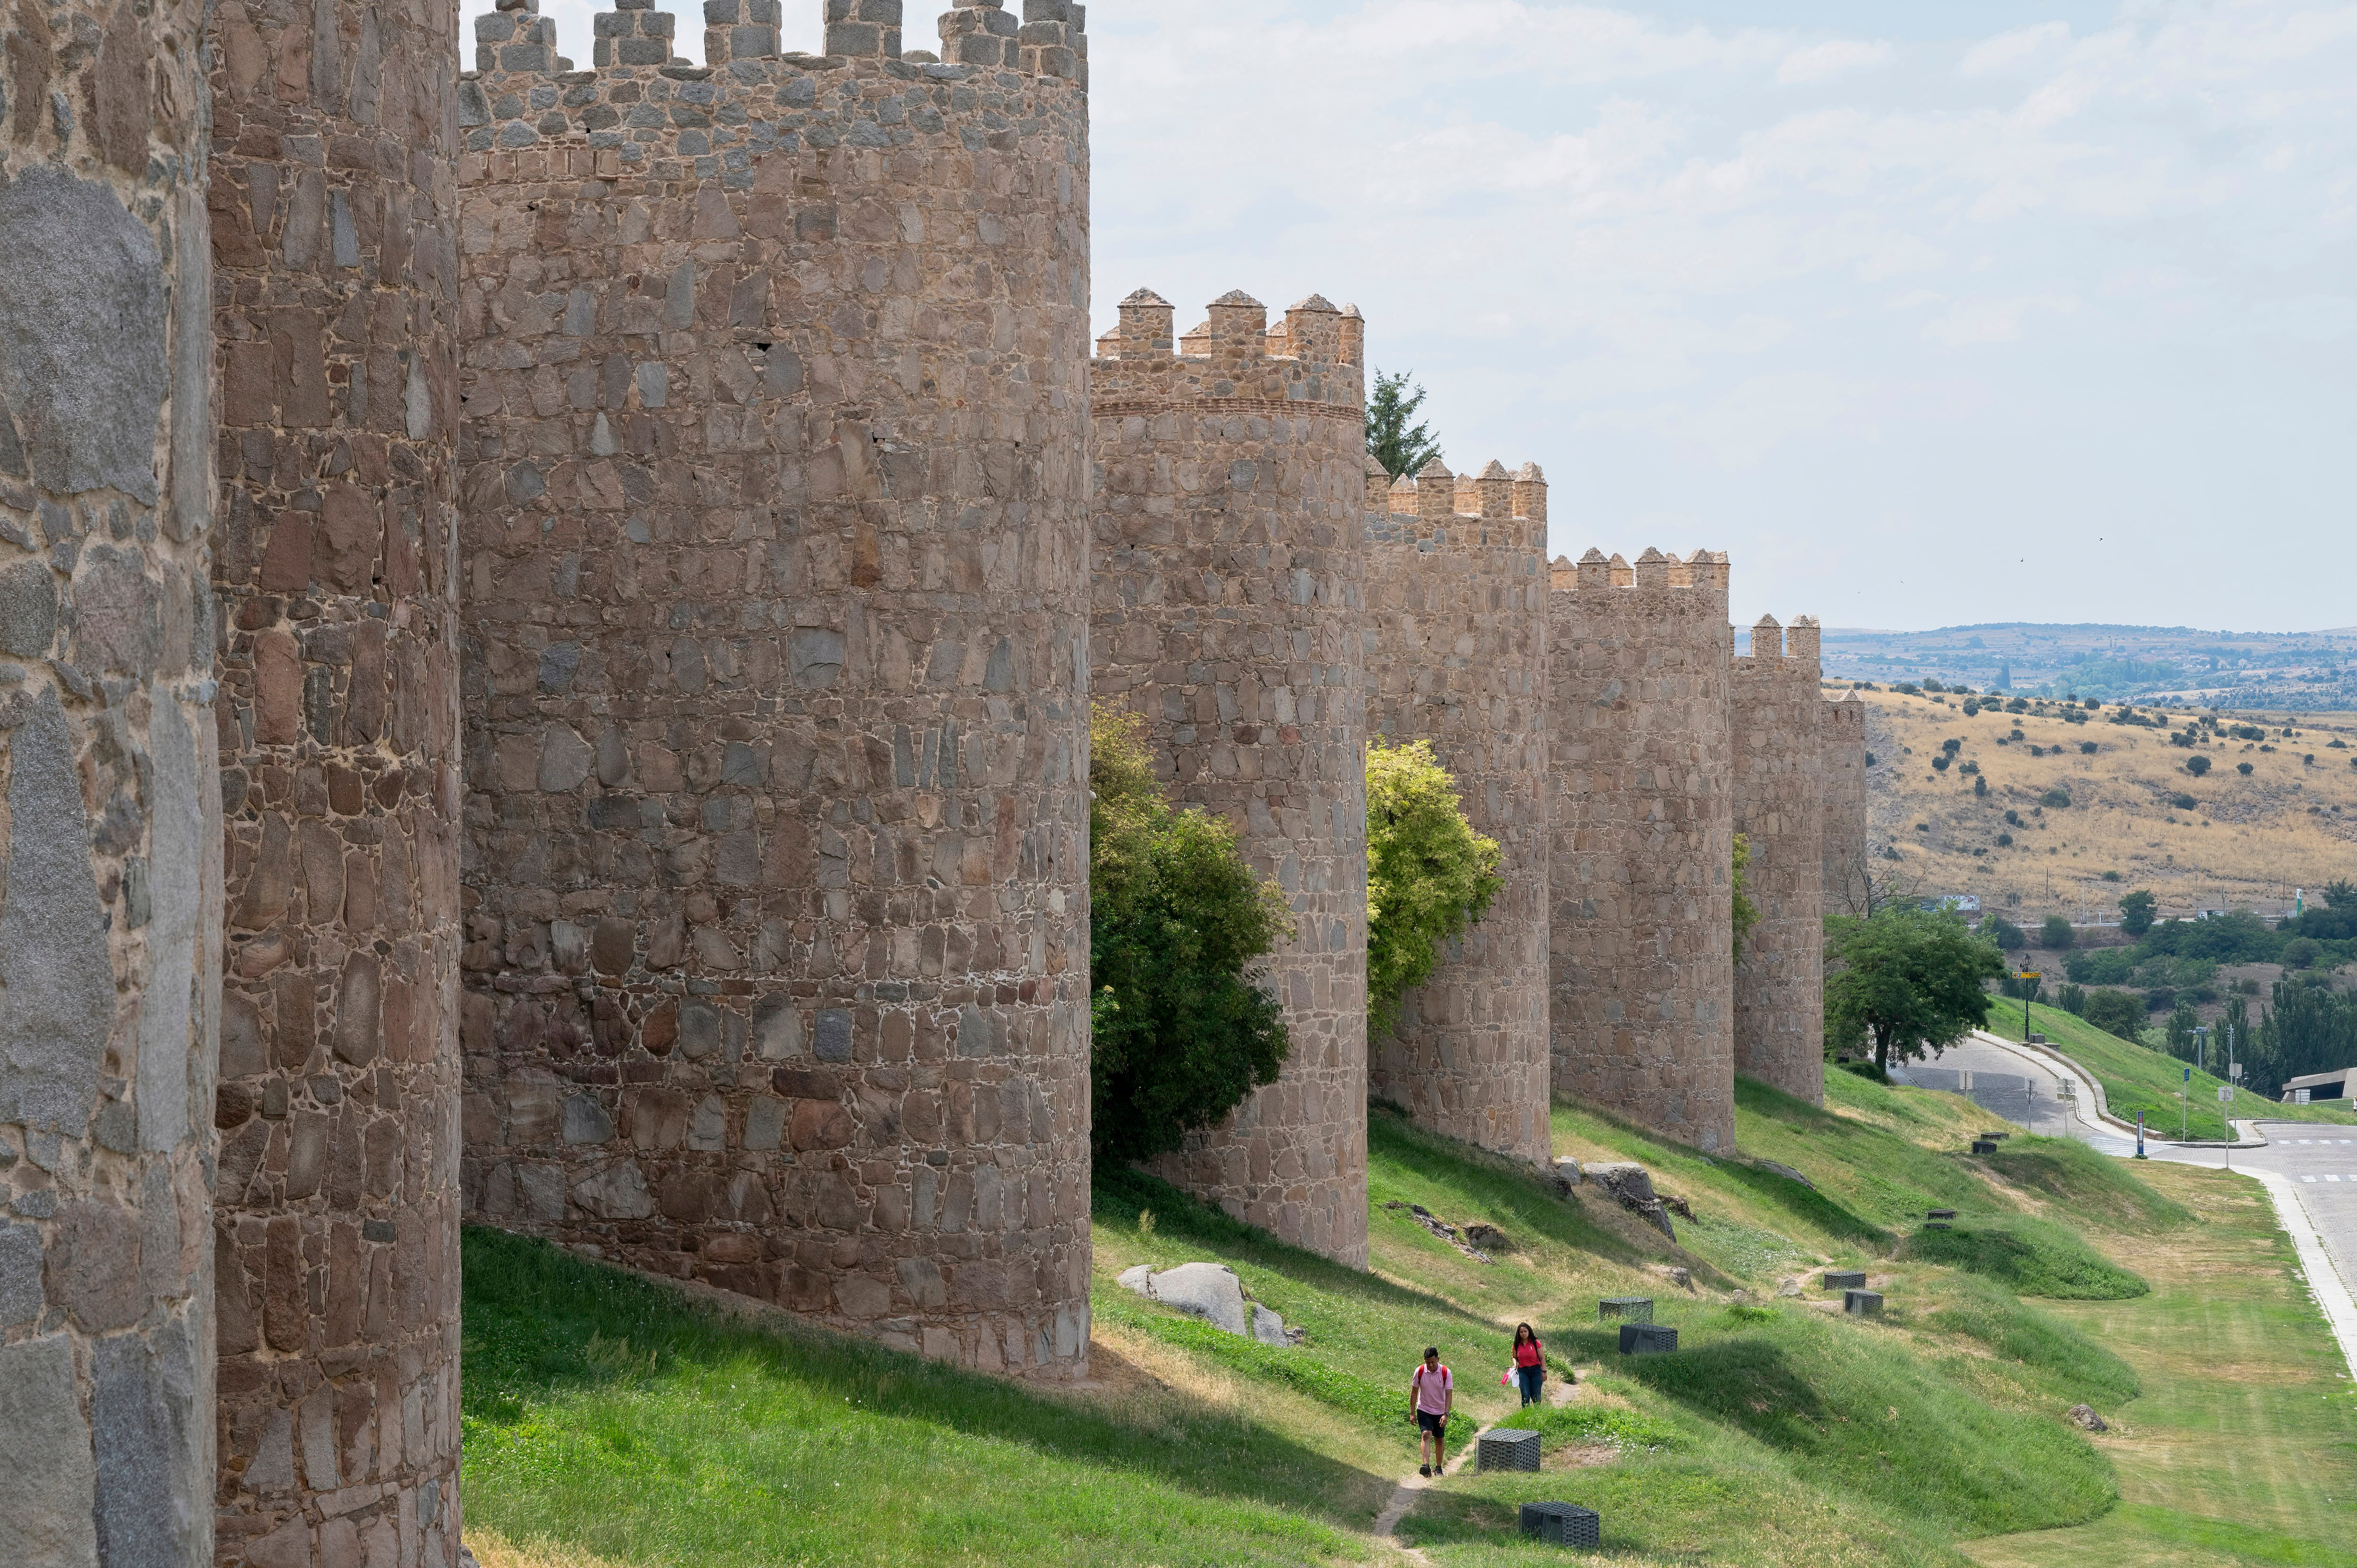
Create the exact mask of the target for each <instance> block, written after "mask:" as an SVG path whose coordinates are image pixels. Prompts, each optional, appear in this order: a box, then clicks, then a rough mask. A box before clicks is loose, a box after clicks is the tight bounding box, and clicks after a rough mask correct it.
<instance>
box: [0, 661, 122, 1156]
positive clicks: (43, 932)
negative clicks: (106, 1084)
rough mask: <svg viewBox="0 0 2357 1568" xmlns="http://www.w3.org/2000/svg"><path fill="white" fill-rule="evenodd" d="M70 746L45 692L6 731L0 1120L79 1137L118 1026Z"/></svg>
mask: <svg viewBox="0 0 2357 1568" xmlns="http://www.w3.org/2000/svg"><path fill="white" fill-rule="evenodd" d="M73 743H74V735H73V730H72V727H71V726H70V725H69V724H68V722H67V720H66V716H65V713H64V711H63V709H61V708H60V707H59V703H58V696H57V693H56V692H55V691H54V690H53V689H52V690H48V691H44V692H43V693H41V696H40V699H39V701H38V703H35V705H34V707H33V711H32V714H31V716H30V717H29V718H28V719H27V721H26V722H25V723H24V724H22V725H18V726H17V728H16V731H15V732H14V733H13V735H11V736H10V737H9V760H10V766H9V774H8V830H9V831H8V879H7V884H6V886H5V892H0V1067H5V1070H0V1122H27V1123H30V1124H32V1125H34V1126H37V1127H42V1128H47V1129H50V1130H53V1131H57V1132H62V1133H66V1134H68V1135H69V1136H72V1137H80V1136H81V1134H82V1133H83V1131H84V1130H85V1129H86V1128H87V1127H88V1126H89V1124H90V1118H91V1113H92V1112H93V1111H94V1110H95V1109H96V1106H95V1101H96V1100H97V1098H98V1072H99V1066H100V1061H101V1058H102V1057H103V1056H104V1055H105V1053H106V1041H107V1036H109V1035H110V1034H111V1033H112V1032H113V1027H114V972H113V962H112V960H111V959H110V957H109V955H108V952H107V941H106V917H105V914H104V911H103V910H102V908H100V905H99V901H98V884H97V880H96V878H95V876H94V875H93V874H92V871H91V846H90V827H89V821H90V819H89V815H88V812H87V811H86V810H85V809H84V807H83V805H82V794H81V779H80V778H79V777H78V775H77V773H76V771H75V767H74V744H73Z"/></svg>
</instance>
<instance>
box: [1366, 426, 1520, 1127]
mask: <svg viewBox="0 0 2357 1568" xmlns="http://www.w3.org/2000/svg"><path fill="white" fill-rule="evenodd" d="M1385 483H1386V481H1385V478H1384V476H1383V469H1382V467H1381V465H1376V466H1375V470H1374V472H1373V473H1372V474H1371V475H1370V476H1369V489H1368V493H1367V505H1368V512H1367V624H1368V627H1369V628H1370V631H1369V636H1368V639H1367V650H1368V651H1367V676H1366V680H1367V728H1368V730H1369V732H1370V733H1371V734H1374V735H1379V736H1385V737H1387V738H1389V739H1390V740H1392V741H1394V742H1400V741H1413V740H1429V741H1430V742H1432V743H1433V751H1434V754H1435V755H1436V756H1437V757H1439V759H1440V761H1441V764H1442V765H1443V766H1444V767H1446V768H1448V770H1449V772H1450V773H1451V774H1453V775H1454V776H1455V777H1456V779H1457V788H1458V799H1459V801H1460V803H1461V806H1462V808H1463V810H1464V811H1465V814H1466V817H1467V818H1468V820H1469V821H1470V822H1472V824H1473V826H1474V828H1475V829H1476V830H1477V831H1479V832H1482V833H1484V834H1487V835H1488V836H1489V837H1491V838H1493V839H1496V840H1497V841H1498V846H1499V851H1500V854H1499V875H1500V876H1501V878H1502V879H1503V881H1504V884H1505V885H1504V886H1502V887H1501V888H1500V889H1499V891H1498V895H1497V897H1495V898H1494V899H1493V900H1492V901H1491V905H1490V908H1489V911H1488V913H1487V914H1486V915H1484V916H1483V917H1482V918H1481V919H1480V922H1478V923H1477V924H1475V925H1474V926H1472V927H1471V928H1469V929H1468V930H1467V931H1466V932H1465V934H1464V935H1463V936H1462V937H1461V938H1459V939H1458V940H1457V941H1455V942H1452V943H1451V944H1449V946H1448V950H1446V951H1445V952H1444V953H1443V954H1442V957H1441V962H1440V967H1439V968H1438V969H1437V970H1436V971H1435V972H1434V973H1433V976H1432V978H1431V979H1430V980H1428V981H1426V983H1424V984H1422V985H1420V986H1418V987H1416V988H1415V990H1414V991H1412V992H1410V993H1408V994H1407V996H1406V998H1405V1001H1404V1003H1403V1005H1402V1009H1401V1016H1400V1021H1399V1024H1398V1026H1397V1027H1396V1028H1395V1029H1393V1030H1391V1031H1389V1032H1387V1033H1386V1034H1384V1035H1383V1036H1379V1037H1377V1038H1374V1039H1371V1040H1370V1041H1369V1042H1368V1046H1367V1085H1368V1089H1369V1091H1370V1092H1372V1094H1374V1095H1376V1096H1378V1097H1380V1098H1382V1099H1385V1100H1390V1101H1394V1102H1395V1103H1397V1104H1400V1105H1403V1106H1405V1107H1406V1109H1407V1111H1408V1113H1409V1114H1410V1115H1411V1116H1413V1117H1414V1118H1415V1120H1416V1121H1417V1122H1421V1123H1423V1124H1424V1125H1425V1126H1427V1127H1430V1128H1432V1129H1433V1130H1434V1131H1436V1132H1439V1133H1448V1134H1449V1135H1450V1136H1451V1137H1457V1138H1463V1139H1465V1140H1467V1141H1468V1142H1469V1143H1474V1144H1480V1145H1481V1146H1483V1147H1484V1148H1490V1149H1496V1150H1498V1151H1500V1152H1501V1153H1503V1154H1509V1155H1517V1156H1519V1157H1522V1158H1524V1159H1529V1160H1532V1161H1544V1159H1545V1158H1546V1157H1547V1155H1548V1152H1549V1144H1548V1137H1547V1104H1548V1093H1549V1082H1550V1075H1549V1070H1548V1054H1547V897H1546V886H1547V863H1548V854H1549V851H1548V844H1547V826H1546V808H1547V789H1546V780H1547V746H1546V713H1545V701H1546V674H1547V671H1546V628H1547V575H1546V554H1545V552H1546V480H1545V478H1544V476H1543V475H1542V474H1541V473H1540V472H1539V467H1538V465H1537V464H1535V463H1531V464H1525V465H1524V466H1523V471H1522V474H1521V476H1520V477H1519V478H1515V477H1512V476H1510V475H1508V474H1507V472H1506V470H1505V467H1504V466H1503V465H1502V464H1499V463H1496V462H1492V463H1491V464H1490V466H1489V467H1487V468H1485V469H1483V470H1482V471H1481V473H1480V475H1479V476H1478V477H1476V478H1474V479H1473V480H1472V483H1471V489H1472V492H1473V493H1472V495H1471V496H1470V497H1467V496H1465V495H1464V494H1462V493H1461V489H1462V487H1461V486H1460V485H1459V484H1458V482H1457V481H1456V480H1454V479H1453V478H1452V477H1451V476H1450V474H1449V472H1448V468H1447V467H1444V466H1443V465H1442V464H1441V462H1440V460H1439V459H1438V458H1437V457H1436V458H1434V459H1433V460H1432V462H1431V463H1430V464H1429V465H1428V466H1427V467H1426V468H1425V470H1424V472H1423V473H1421V474H1419V475H1417V476H1416V478H1415V482H1414V483H1413V484H1410V483H1408V482H1407V481H1405V480H1403V481H1402V482H1401V483H1400V485H1399V486H1398V487H1397V488H1396V489H1389V490H1388V492H1386V491H1385V490H1384V489H1382V488H1381V487H1383V485H1384V484H1385ZM1468 504H1470V507H1471V510H1467V507H1468Z"/></svg>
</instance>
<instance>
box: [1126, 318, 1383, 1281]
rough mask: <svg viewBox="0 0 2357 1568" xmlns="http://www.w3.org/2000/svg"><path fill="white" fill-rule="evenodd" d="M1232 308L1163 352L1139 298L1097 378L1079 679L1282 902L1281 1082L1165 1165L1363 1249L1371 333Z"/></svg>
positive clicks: (1258, 1213) (1182, 1179)
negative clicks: (1284, 1052) (1142, 739)
mask: <svg viewBox="0 0 2357 1568" xmlns="http://www.w3.org/2000/svg"><path fill="white" fill-rule="evenodd" d="M1266 318H1267V312H1266V310H1265V307H1264V306H1261V305H1260V303H1259V302H1258V301H1256V300H1254V299H1253V298H1252V297H1251V296H1249V295H1245V294H1243V293H1241V292H1239V293H1234V294H1230V295H1225V296H1224V297H1222V298H1221V299H1220V300H1218V301H1216V302H1215V303H1214V304H1213V305H1212V306H1211V317H1210V319H1209V320H1208V321H1207V322H1206V323H1205V324H1204V325H1203V326H1202V327H1200V328H1197V329H1196V331H1194V332H1193V333H1190V334H1189V335H1188V336H1187V337H1186V338H1183V339H1177V340H1176V347H1177V349H1178V352H1177V353H1175V354H1174V353H1173V351H1172V350H1173V347H1174V334H1173V331H1172V328H1173V326H1174V320H1173V317H1172V312H1171V307H1170V306H1169V305H1168V304H1167V303H1166V302H1164V301H1163V300H1161V299H1160V298H1158V297H1157V296H1156V295H1153V294H1151V293H1148V292H1146V291H1145V290H1140V291H1139V292H1138V293H1136V294H1135V295H1131V296H1130V297H1129V299H1128V300H1126V301H1125V302H1124V304H1123V306H1122V309H1121V322H1120V325H1119V326H1118V327H1117V328H1115V329H1114V331H1113V332H1111V333H1110V334H1108V335H1107V336H1106V337H1105V338H1103V339H1101V340H1100V341H1099V344H1098V358H1097V359H1096V360H1094V361H1092V364H1091V365H1090V368H1089V374H1090V397H1091V400H1092V403H1091V411H1090V412H1091V415H1092V420H1093V422H1094V425H1095V446H1094V455H1095V458H1096V464H1097V469H1098V473H1099V475H1100V478H1099V482H1098V494H1097V505H1096V516H1095V520H1094V522H1095V546H1096V550H1095V556H1094V559H1093V560H1092V574H1093V600H1092V622H1091V639H1090V647H1091V658H1090V663H1091V666H1092V671H1093V673H1094V677H1095V684H1096V691H1097V693H1099V694H1100V695H1101V696H1102V697H1103V698H1104V699H1105V700H1107V701H1109V702H1113V703H1118V704H1121V705H1124V706H1126V707H1128V708H1131V709H1133V710H1134V711H1135V712H1137V713H1138V714H1142V715H1144V717H1145V719H1146V726H1147V730H1148V733H1149V735H1150V736H1151V739H1152V742H1153V744H1154V746H1155V747H1156V749H1157V754H1158V755H1157V764H1158V767H1159V768H1160V769H1161V770H1162V777H1164V778H1165V779H1167V780H1168V782H1169V783H1170V784H1171V785H1172V786H1173V793H1174V795H1175V797H1176V798H1177V799H1178V800H1179V801H1181V802H1182V803H1184V804H1187V805H1192V806H1200V807H1201V808H1203V809H1204V810H1206V811H1211V812H1214V813H1217V814H1219V815H1222V816H1224V817H1226V818H1227V819H1228V820H1229V821H1231V822H1233V823H1234V824H1235V825H1236V828H1237V831H1238V833H1239V835H1240V842H1241V843H1242V844H1243V848H1244V851H1245V853H1246V854H1247V855H1248V856H1249V857H1250V859H1251V861H1252V863H1253V865H1254V868H1255V869H1256V870H1258V871H1260V872H1262V873H1263V874H1265V875H1273V876H1275V878H1276V880H1277V882H1278V885H1279V886H1282V887H1283V889H1284V890H1285V894H1286V897H1287V898H1288V899H1289V900H1290V902H1291V904H1292V908H1293V915H1294V920H1295V923H1296V927H1297V932H1296V935H1295V937H1294V940H1292V941H1291V942H1290V943H1289V944H1287V945H1286V947H1284V948H1283V949H1281V950H1278V951H1277V952H1276V953H1275V954H1274V955H1273V956H1272V961H1271V962H1270V965H1269V971H1268V972H1269V979H1270V982H1271V983H1272V984H1274V985H1275V989H1276V993H1277V994H1278V995H1279V996H1280V997H1281V998H1282V999H1283V1001H1284V1004H1285V1017H1286V1029H1287V1031H1288V1033H1289V1035H1290V1037H1291V1042H1292V1046H1291V1055H1290V1056H1289V1058H1287V1060H1286V1065H1285V1069H1284V1071H1283V1073H1282V1075H1281V1076H1280V1077H1279V1078H1278V1079H1277V1081H1276V1082H1275V1083H1274V1084H1271V1085H1269V1086H1268V1087H1266V1088H1265V1089H1261V1090H1255V1091H1254V1093H1253V1094H1252V1095H1251V1097H1250V1098H1248V1099H1247V1100H1246V1101H1244V1103H1243V1104H1242V1105H1241V1106H1239V1107H1238V1108H1237V1109H1236V1111H1235V1112H1233V1114H1232V1115H1231V1116H1230V1117H1229V1118H1228V1120H1227V1121H1226V1122H1222V1124H1220V1125H1219V1126H1217V1127H1214V1128H1211V1129H1210V1130H1208V1131H1206V1132H1204V1133H1195V1134H1190V1135H1189V1139H1188V1142H1187V1145H1186V1147H1185V1148H1183V1149H1182V1150H1180V1151H1179V1153H1178V1154H1176V1155H1168V1156H1166V1157H1165V1158H1164V1159H1162V1160H1161V1161H1158V1162H1157V1165H1156V1168H1157V1170H1159V1171H1160V1172H1161V1173H1162V1174H1163V1175H1165V1176H1168V1178H1169V1179H1170V1180H1172V1181H1174V1182H1176V1183H1178V1184H1179V1185H1180V1186H1183V1187H1188V1188H1189V1189H1190V1190H1192V1191H1194V1192H1197V1193H1200V1194H1201V1195H1202V1196H1204V1197H1208V1198H1210V1199H1211V1200H1213V1201H1215V1202H1217V1203H1219V1204H1220V1205H1221V1206H1222V1208H1225V1209H1227V1210H1228V1212H1230V1213H1232V1214H1234V1215H1236V1216H1238V1217H1240V1218H1242V1219H1246V1220H1249V1221H1250V1222H1252V1223H1254V1224H1256V1225H1262V1226H1265V1227H1266V1228H1268V1229H1269V1230H1274V1231H1275V1232H1276V1234H1278V1235H1279V1236H1282V1237H1284V1238H1285V1239H1286V1240H1289V1241H1293V1242H1297V1243H1298V1244H1300V1245H1302V1246H1306V1247H1309V1248H1312V1249H1314V1250H1315V1251H1319V1252H1323V1253H1325V1254H1326V1255H1327V1256H1329V1257H1331V1258H1337V1259H1340V1260H1341V1261H1342V1262H1348V1263H1351V1264H1356V1265H1361V1266H1363V1265H1364V1264H1365V1262H1366V1257H1367V1157H1366V1150H1367V1142H1366V1139H1367V1132H1366V1109H1367V1106H1366V1100H1367V1016H1366V986H1367V975H1366V969H1367V965H1366V956H1367V897H1366V892H1367V890H1366V771H1365V767H1366V759H1365V748H1366V737H1367V730H1366V702H1365V693H1364V691H1363V688H1362V680H1363V674H1362V671H1363V659H1364V652H1363V648H1362V645H1361V631H1362V628H1363V623H1364V617H1365V614H1366V598H1365V586H1366V563H1367V555H1366V549H1367V546H1366V539H1365V522H1364V517H1363V512H1364V509H1365V469H1366V455H1365V453H1366V448H1365V439H1364V434H1363V425H1364V417H1365V416H1364V398H1365V375H1364V370H1363V361H1364V355H1363V350H1362V349H1361V343H1362V338H1361V330H1362V324H1361V322H1360V321H1359V319H1358V317H1357V313H1356V312H1355V311H1353V312H1350V313H1347V314H1346V313H1340V312H1337V311H1336V310H1335V308H1334V307H1333V306H1331V305H1329V304H1328V303H1327V302H1326V301H1325V300H1323V299H1321V298H1319V297H1318V296H1316V295H1312V296H1310V297H1309V298H1308V299H1306V300H1304V301H1302V302H1301V303H1300V304H1299V305H1297V306H1294V307H1293V308H1292V309H1290V310H1289V311H1287V312H1286V317H1285V320H1284V321H1283V323H1282V324H1281V325H1279V326H1276V327H1272V328H1266V329H1265V330H1264V324H1265V321H1266Z"/></svg>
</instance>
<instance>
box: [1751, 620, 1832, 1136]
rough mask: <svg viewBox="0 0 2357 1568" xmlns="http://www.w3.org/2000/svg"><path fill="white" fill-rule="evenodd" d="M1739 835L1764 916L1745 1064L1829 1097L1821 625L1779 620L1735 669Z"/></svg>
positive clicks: (1791, 1090) (1818, 1097) (1764, 626)
mask: <svg viewBox="0 0 2357 1568" xmlns="http://www.w3.org/2000/svg"><path fill="white" fill-rule="evenodd" d="M1728 693H1729V698H1730V701H1731V703H1732V712H1731V714H1730V722H1731V724H1732V726H1733V731H1734V737H1733V738H1734V779H1733V784H1734V789H1735V831H1736V832H1738V833H1741V834H1743V835H1744V837H1745V840H1746V841H1747V842H1748V843H1749V846H1750V851H1751V855H1750V864H1749V866H1748V867H1747V868H1746V870H1745V873H1744V880H1745V883H1746V885H1747V887H1748V890H1749V897H1750V899H1751V902H1752V905H1753V907H1754V908H1756V909H1757V910H1758V911H1759V915H1760V918H1759V922H1758V923H1757V924H1756V925H1754V926H1753V927H1752V928H1751V931H1750V934H1749V936H1748V937H1746V938H1745V939H1744V943H1743V950H1742V952H1741V953H1740V955H1739V956H1738V961H1737V963H1736V966H1735V1070H1736V1071H1738V1072H1739V1073H1742V1074H1744V1075H1745V1076H1746V1077H1749V1078H1755V1079H1759V1080H1760V1082H1762V1083H1765V1084H1769V1085H1770V1086H1772V1087H1774V1088H1777V1089H1781V1090H1783V1091H1784V1092H1785V1093H1787V1094H1794V1095H1798V1096H1800V1097H1801V1098H1802V1099H1803V1100H1806V1101H1809V1102H1810V1103H1812V1104H1816V1105H1822V1104H1823V1103H1824V1097H1825V1053H1824V1023H1825V1013H1824V971H1825V927H1824V903H1825V889H1824V833H1823V827H1822V823H1823V820H1824V800H1825V783H1826V779H1825V768H1824V736H1823V734H1822V729H1823V725H1822V723H1821V719H1822V715H1823V711H1824V709H1825V708H1826V707H1827V705H1828V704H1827V703H1825V701H1824V699H1823V698H1822V697H1820V696H1818V695H1817V623H1816V622H1815V621H1814V620H1813V619H1811V618H1809V617H1807V616H1803V617H1801V618H1799V619H1798V620H1795V621H1794V622H1793V623H1792V632H1791V635H1790V636H1789V638H1788V637H1787V636H1786V634H1785V631H1784V629H1783V628H1781V627H1779V626H1778V625H1777V624H1776V621H1775V618H1774V617H1772V616H1762V617H1760V624H1759V625H1757V626H1755V627H1754V628H1752V629H1751V652H1750V654H1749V657H1747V658H1742V659H1738V660H1735V661H1734V663H1733V665H1732V667H1731V669H1730V671H1729V675H1728Z"/></svg>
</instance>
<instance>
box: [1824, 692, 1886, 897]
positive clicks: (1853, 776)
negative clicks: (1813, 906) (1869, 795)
mask: <svg viewBox="0 0 2357 1568" xmlns="http://www.w3.org/2000/svg"><path fill="white" fill-rule="evenodd" d="M1817 716H1818V720H1819V723H1818V726H1817V727H1818V732H1819V737H1820V744H1821V747H1822V750H1823V752H1824V779H1825V787H1824V894H1825V902H1824V912H1825V913H1826V914H1828V915H1863V914H1866V913H1867V912H1868V911H1867V903H1868V899H1867V891H1868V889H1869V887H1870V886H1871V884H1870V883H1869V881H1868V878H1869V877H1870V876H1871V875H1872V874H1873V873H1872V867H1871V863H1870V862H1869V861H1868V859H1867V856H1868V854H1869V853H1870V852H1869V850H1868V849H1867V821H1866V704H1865V703H1863V702H1861V701H1859V700H1858V695H1857V693H1856V692H1852V693H1849V694H1848V695H1847V696H1846V697H1844V698H1843V699H1842V700H1841V701H1840V702H1838V703H1821V704H1820V712H1819V714H1818V715H1817Z"/></svg>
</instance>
